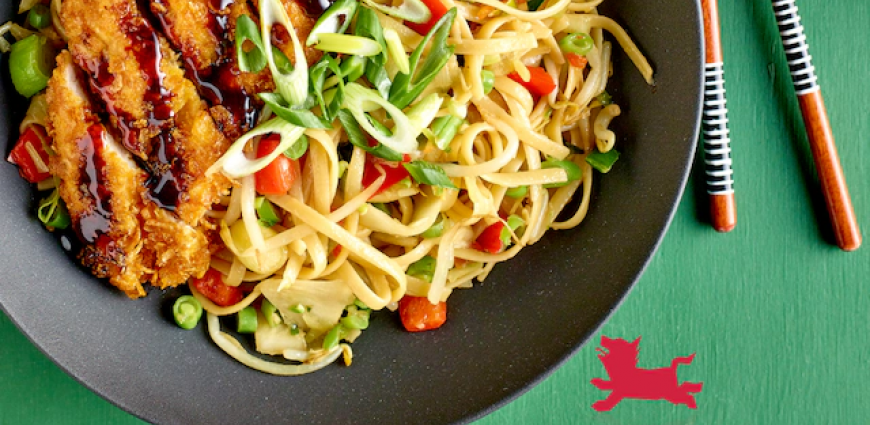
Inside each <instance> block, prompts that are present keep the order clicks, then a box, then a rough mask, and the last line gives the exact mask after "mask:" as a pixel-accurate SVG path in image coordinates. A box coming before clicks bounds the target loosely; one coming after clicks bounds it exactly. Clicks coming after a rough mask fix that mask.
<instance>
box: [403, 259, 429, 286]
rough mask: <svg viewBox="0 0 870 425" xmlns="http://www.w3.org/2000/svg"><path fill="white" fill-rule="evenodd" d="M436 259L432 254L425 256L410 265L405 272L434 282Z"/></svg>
mask: <svg viewBox="0 0 870 425" xmlns="http://www.w3.org/2000/svg"><path fill="white" fill-rule="evenodd" d="M435 266H436V261H435V258H433V257H432V256H429V255H427V256H425V257H423V258H421V259H419V260H417V261H416V262H413V263H411V265H410V266H408V270H407V271H406V272H405V274H407V275H408V276H416V277H419V278H420V279H423V280H425V281H426V282H430V283H431V282H432V276H434V275H435Z"/></svg>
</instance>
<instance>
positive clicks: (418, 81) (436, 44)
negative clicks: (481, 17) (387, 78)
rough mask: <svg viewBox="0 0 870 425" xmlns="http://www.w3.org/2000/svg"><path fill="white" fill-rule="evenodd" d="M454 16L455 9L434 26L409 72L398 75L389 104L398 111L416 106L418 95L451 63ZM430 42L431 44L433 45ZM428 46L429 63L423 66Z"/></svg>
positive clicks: (420, 45) (416, 54) (424, 39)
mask: <svg viewBox="0 0 870 425" xmlns="http://www.w3.org/2000/svg"><path fill="white" fill-rule="evenodd" d="M404 4H408V1H405V3H404ZM455 17H456V8H455V7H454V8H453V9H450V10H449V11H448V12H447V13H445V14H444V16H442V17H441V19H439V20H438V22H436V23H435V25H434V26H432V29H431V30H430V31H429V33H428V34H426V36H425V37H423V40H422V41H421V42H420V44H419V45H418V46H417V48H416V49H414V52H413V53H411V58H410V59H409V65H410V72H408V73H402V72H400V73H398V74H396V78H395V79H393V85H392V86H391V87H390V102H391V103H392V104H393V105H396V107H397V108H400V109H401V108H404V107H406V106H408V105H410V104H411V103H413V102H414V100H416V99H417V96H419V95H420V93H422V92H423V90H424V89H426V86H428V85H429V83H431V82H432V80H433V79H435V76H436V75H438V72H440V71H441V68H444V65H447V62H449V61H450V58H451V57H452V56H453V52H454V50H456V48H455V46H448V45H447V36H448V34H449V33H450V27H452V26H453V19H454V18H455ZM430 40H431V41H432V42H431V45H430V43H429V41H430ZM427 46H429V52H428V53H427V54H426V60H424V61H423V63H422V64H420V56H421V55H423V51H424V50H425V49H426V47H427Z"/></svg>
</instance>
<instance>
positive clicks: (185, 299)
mask: <svg viewBox="0 0 870 425" xmlns="http://www.w3.org/2000/svg"><path fill="white" fill-rule="evenodd" d="M201 317H202V304H200V303H199V300H197V299H196V298H194V297H193V295H182V296H180V297H178V299H176V300H175V303H174V304H172V318H173V319H175V323H176V324H178V326H179V327H180V328H181V329H187V330H190V329H193V328H195V327H196V324H197V323H199V319H200V318H201Z"/></svg>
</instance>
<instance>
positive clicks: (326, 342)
mask: <svg viewBox="0 0 870 425" xmlns="http://www.w3.org/2000/svg"><path fill="white" fill-rule="evenodd" d="M342 331H343V329H342V326H341V324H337V325H335V326H334V327H333V328H332V329H330V330H329V332H327V333H326V336H325V337H323V349H324V350H327V351H329V350H332V349H333V348H335V347H337V346H338V342H339V341H340V340H341V334H342Z"/></svg>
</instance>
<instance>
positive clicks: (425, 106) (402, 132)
mask: <svg viewBox="0 0 870 425" xmlns="http://www.w3.org/2000/svg"><path fill="white" fill-rule="evenodd" d="M393 87H395V85H394V86H393ZM441 102H442V99H441V97H439V96H438V95H437V94H435V93H432V94H430V95H429V96H426V97H425V98H423V99H422V100H420V101H419V102H417V103H416V104H415V105H414V106H413V107H411V109H410V110H408V113H407V115H406V114H405V113H404V112H402V110H401V109H399V108H398V107H396V106H394V105H393V104H391V103H390V102H388V101H387V100H386V99H384V98H383V97H381V96H380V95H379V94H378V92H376V91H374V90H372V89H367V88H365V87H363V86H361V85H359V84H357V83H348V84H347V85H346V86H345V97H344V105H343V106H344V107H345V108H347V109H348V110H349V111H350V113H351V114H353V117H354V118H355V119H356V122H357V123H358V124H359V125H360V126H361V127H362V128H363V129H364V130H365V131H366V133H368V134H369V135H370V136H371V137H372V138H374V139H375V140H377V141H378V142H380V143H382V144H384V145H386V146H387V147H389V148H390V149H393V150H395V151H397V152H399V153H411V152H412V151H414V150H416V149H417V136H419V135H420V133H422V132H423V129H424V128H426V127H429V124H430V123H431V122H432V120H433V119H434V118H435V114H437V113H438V109H439V108H440V107H441ZM378 106H380V107H381V108H384V109H385V110H386V112H387V114H389V116H390V118H391V119H392V121H393V124H394V126H393V129H392V134H386V132H384V131H381V130H379V129H377V128H376V127H375V126H374V125H373V124H372V122H370V121H369V118H368V116H367V115H366V111H370V110H373V109H375V108H377V107H378Z"/></svg>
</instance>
